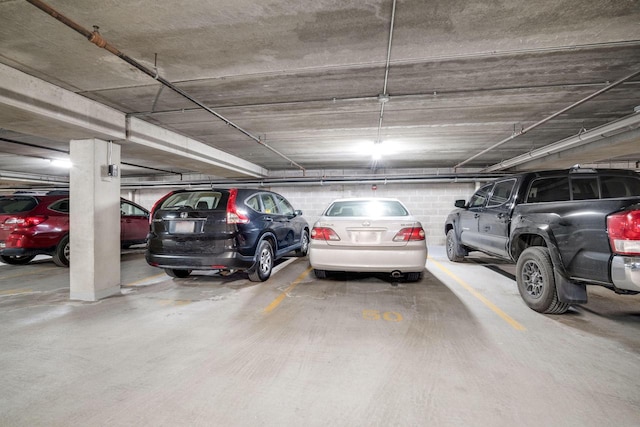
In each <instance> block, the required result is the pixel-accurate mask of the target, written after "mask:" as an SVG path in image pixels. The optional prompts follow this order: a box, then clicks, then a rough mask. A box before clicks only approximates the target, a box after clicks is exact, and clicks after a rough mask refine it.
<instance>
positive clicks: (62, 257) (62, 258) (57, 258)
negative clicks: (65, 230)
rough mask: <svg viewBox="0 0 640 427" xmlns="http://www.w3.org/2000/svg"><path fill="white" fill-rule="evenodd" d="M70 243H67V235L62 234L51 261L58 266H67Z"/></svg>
mask: <svg viewBox="0 0 640 427" xmlns="http://www.w3.org/2000/svg"><path fill="white" fill-rule="evenodd" d="M70 257H71V245H69V236H64V237H63V238H62V240H60V243H58V246H56V249H55V251H53V262H55V263H56V265H59V266H60V267H69V260H70V259H71V258H70Z"/></svg>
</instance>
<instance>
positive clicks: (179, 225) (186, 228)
mask: <svg viewBox="0 0 640 427" xmlns="http://www.w3.org/2000/svg"><path fill="white" fill-rule="evenodd" d="M195 224H196V223H195V222H194V221H175V222H174V226H173V232H174V233H193V231H194V229H195Z"/></svg>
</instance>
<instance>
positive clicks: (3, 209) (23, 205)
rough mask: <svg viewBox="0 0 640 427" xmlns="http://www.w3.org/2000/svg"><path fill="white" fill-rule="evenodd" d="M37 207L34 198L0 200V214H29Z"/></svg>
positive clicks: (4, 198) (5, 198)
mask: <svg viewBox="0 0 640 427" xmlns="http://www.w3.org/2000/svg"><path fill="white" fill-rule="evenodd" d="M36 206H38V201H37V200H36V199H35V198H34V197H3V198H0V213H3V214H13V213H21V212H29V211H30V210H32V209H33V208H35V207H36Z"/></svg>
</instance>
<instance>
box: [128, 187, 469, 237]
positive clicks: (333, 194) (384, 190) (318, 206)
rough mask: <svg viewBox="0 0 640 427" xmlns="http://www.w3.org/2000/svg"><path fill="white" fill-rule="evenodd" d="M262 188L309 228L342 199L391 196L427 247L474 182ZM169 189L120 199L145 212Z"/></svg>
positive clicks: (129, 194)
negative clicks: (286, 202) (416, 224)
mask: <svg viewBox="0 0 640 427" xmlns="http://www.w3.org/2000/svg"><path fill="white" fill-rule="evenodd" d="M264 188H265V189H268V190H271V191H275V192H276V193H280V194H282V195H283V196H284V197H286V198H287V200H289V202H291V204H292V205H293V207H294V208H295V209H300V210H302V211H303V214H304V217H305V218H306V219H307V221H308V222H309V226H313V223H314V222H315V221H316V220H317V219H318V217H319V216H320V215H321V214H322V212H323V211H324V209H325V208H326V207H327V206H328V205H329V203H331V201H333V200H334V199H338V198H345V197H372V196H373V197H391V198H397V199H399V200H401V201H402V202H403V203H404V204H405V205H406V206H407V208H408V209H409V211H410V212H411V213H412V214H413V215H414V216H415V217H416V218H417V219H418V220H419V221H420V222H422V225H423V227H424V229H425V232H426V234H427V244H428V245H444V242H445V236H444V231H443V230H444V221H445V219H446V217H447V215H448V214H449V212H450V211H451V210H452V209H454V206H453V203H454V201H455V200H456V199H469V196H471V194H473V192H474V190H475V188H476V187H475V185H474V184H473V183H410V184H396V183H391V184H378V185H377V189H376V190H373V189H372V186H371V184H328V185H313V186H290V185H282V186H265V187H264ZM169 191H170V189H144V190H135V191H125V192H123V193H122V197H124V198H126V199H129V200H132V201H134V202H136V203H138V204H140V205H142V206H144V207H146V208H147V209H151V207H152V206H153V204H154V203H155V202H156V201H157V200H158V199H159V198H161V197H162V196H164V195H165V194H167V193H168V192H169Z"/></svg>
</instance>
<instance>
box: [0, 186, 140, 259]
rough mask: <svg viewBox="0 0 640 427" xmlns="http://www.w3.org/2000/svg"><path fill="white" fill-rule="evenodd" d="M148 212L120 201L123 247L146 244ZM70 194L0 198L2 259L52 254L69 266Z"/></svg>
mask: <svg viewBox="0 0 640 427" xmlns="http://www.w3.org/2000/svg"><path fill="white" fill-rule="evenodd" d="M148 231H149V211H147V210H146V209H145V208H143V207H142V206H139V205H137V204H135V203H133V202H130V201H128V200H124V199H121V200H120V243H121V245H122V247H125V248H126V247H129V246H130V245H134V244H141V243H145V241H146V238H147V233H148ZM69 246H70V245H69V194H68V193H67V192H62V193H61V192H58V191H55V192H50V193H47V194H45V195H40V194H13V195H10V196H2V197H0V259H1V260H2V261H3V262H5V263H7V264H14V265H15V264H27V263H28V262H30V261H31V260H32V259H33V258H35V256H36V255H51V256H52V257H53V262H55V263H56V264H57V265H59V266H61V267H68V266H69V259H70V251H69Z"/></svg>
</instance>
